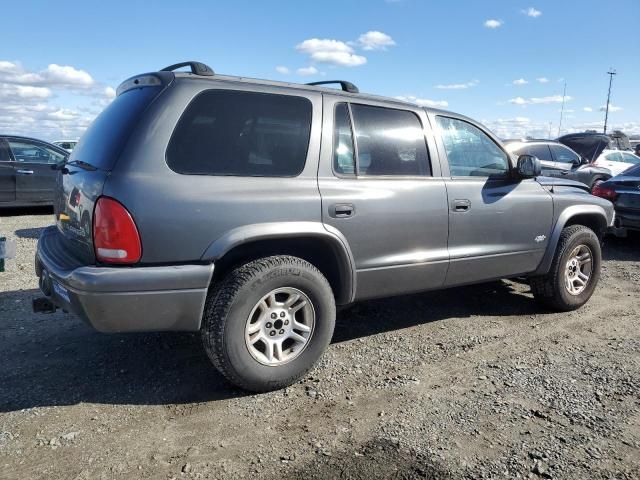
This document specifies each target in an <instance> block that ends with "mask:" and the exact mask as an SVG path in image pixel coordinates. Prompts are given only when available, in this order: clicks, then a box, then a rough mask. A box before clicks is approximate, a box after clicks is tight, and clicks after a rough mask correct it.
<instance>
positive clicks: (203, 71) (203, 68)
mask: <svg viewBox="0 0 640 480" xmlns="http://www.w3.org/2000/svg"><path fill="white" fill-rule="evenodd" d="M182 67H190V68H191V73H193V74H194V75H202V76H203V77H211V76H213V75H214V73H213V69H212V68H211V67H210V66H209V65H206V64H204V63H201V62H193V61H191V62H182V63H176V64H175V65H169V66H168V67H165V68H163V69H162V70H160V71H161V72H173V71H174V70H177V69H178V68H182Z"/></svg>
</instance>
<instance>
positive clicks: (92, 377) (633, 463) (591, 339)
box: [0, 210, 640, 480]
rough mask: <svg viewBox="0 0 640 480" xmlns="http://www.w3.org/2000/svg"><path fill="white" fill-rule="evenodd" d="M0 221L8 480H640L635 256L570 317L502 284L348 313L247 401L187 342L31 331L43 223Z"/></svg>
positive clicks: (611, 243) (635, 244) (624, 256)
mask: <svg viewBox="0 0 640 480" xmlns="http://www.w3.org/2000/svg"><path fill="white" fill-rule="evenodd" d="M4 215H5V216H2V217H0V234H1V235H5V234H6V235H8V236H9V237H10V238H14V239H16V240H17V242H18V250H17V252H18V255H17V258H16V259H15V260H12V261H10V262H9V264H8V271H7V272H6V273H0V478H2V479H13V478H15V479H25V478H46V479H62V478H65V479H66V478H75V479H96V478H98V479H102V478H105V479H107V478H109V479H111V478H127V479H131V478H154V479H155V478H160V479H162V478H167V479H169V478H180V479H182V478H185V479H186V478H255V477H260V478H267V479H269V478H278V479H280V478H283V477H286V478H292V479H298V478H299V479H326V478H356V479H367V480H370V479H374V478H398V479H409V478H580V479H582V478H616V479H632V478H640V408H639V407H640V328H639V327H640V317H639V315H638V314H639V312H640V304H639V303H638V295H639V294H640V269H639V268H638V267H639V265H640V242H639V241H638V237H632V238H628V239H608V241H607V245H606V247H605V251H604V252H605V253H604V255H605V263H604V268H603V275H602V280H601V282H600V286H599V288H598V289H597V291H596V293H595V294H594V297H593V298H592V299H591V301H590V302H589V303H588V304H587V305H586V306H585V307H584V308H582V309H581V310H579V311H577V312H572V313H568V314H555V313H549V312H546V311H544V310H543V309H541V308H539V307H538V306H537V305H536V304H535V303H534V302H533V300H532V297H531V294H530V293H529V288H528V286H527V285H526V284H523V283H519V282H512V281H502V282H494V283H490V284H483V285H478V286H473V287H465V288H457V289H451V290H447V291H444V292H433V293H425V294H420V295H412V296H406V297H398V298H393V299H385V300H378V301H371V302H366V303H361V304H358V305H355V306H353V307H351V308H349V309H346V310H343V311H341V312H340V313H339V316H338V324H337V328H336V332H335V336H334V341H333V344H332V345H331V347H330V349H329V351H328V352H327V354H326V355H325V356H324V358H323V360H322V362H321V364H320V365H319V366H318V367H317V368H316V369H315V370H314V371H313V372H312V373H311V374H310V375H309V376H308V377H307V378H305V379H304V380H303V381H302V382H300V383H298V384H296V385H294V386H292V387H290V388H287V389H285V390H283V391H279V392H273V393H269V394H262V395H248V394H246V393H244V392H242V391H239V390H237V389H234V388H232V387H230V386H229V385H228V384H227V383H225V381H224V380H223V379H222V377H221V376H220V375H219V374H218V373H217V372H216V371H215V370H214V369H213V368H212V367H211V366H210V365H209V363H208V360H207V358H206V356H205V355H204V353H203V351H202V349H201V346H200V340H199V337H198V336H197V335H191V334H144V335H143V334H130V335H103V334H99V333H97V332H94V331H93V330H91V329H90V328H89V327H87V326H85V325H83V324H82V323H80V321H79V320H77V319H75V318H73V317H71V316H69V315H66V314H64V313H61V312H58V313H56V314H53V315H34V314H32V313H31V311H30V302H31V299H32V298H33V297H34V296H36V295H37V294H38V293H37V282H36V278H35V276H34V273H33V255H34V250H35V246H36V239H37V236H38V234H39V231H40V229H41V228H42V227H43V226H45V225H47V224H49V223H51V222H52V215H51V212H49V211H47V210H44V211H41V210H36V211H34V210H27V211H12V212H10V213H9V214H6V213H5V214H4Z"/></svg>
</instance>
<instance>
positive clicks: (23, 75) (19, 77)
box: [0, 61, 95, 89]
mask: <svg viewBox="0 0 640 480" xmlns="http://www.w3.org/2000/svg"><path fill="white" fill-rule="evenodd" d="M0 82H3V83H13V84H20V85H25V84H27V85H31V86H43V87H49V88H51V87H59V88H66V89H87V88H91V87H93V86H94V84H95V80H94V79H93V78H92V77H91V75H89V74H88V73H87V72H85V71H84V70H80V69H77V68H74V67H71V66H69V65H58V64H55V63H52V64H50V65H49V66H48V67H47V68H46V69H44V70H41V71H39V72H30V71H28V70H26V69H25V68H24V67H22V65H20V64H19V63H17V62H8V61H0Z"/></svg>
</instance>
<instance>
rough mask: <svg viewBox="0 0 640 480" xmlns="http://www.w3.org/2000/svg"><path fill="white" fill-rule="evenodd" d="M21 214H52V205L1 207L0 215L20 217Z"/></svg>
mask: <svg viewBox="0 0 640 480" xmlns="http://www.w3.org/2000/svg"><path fill="white" fill-rule="evenodd" d="M22 215H53V207H2V208H0V217H21V216H22Z"/></svg>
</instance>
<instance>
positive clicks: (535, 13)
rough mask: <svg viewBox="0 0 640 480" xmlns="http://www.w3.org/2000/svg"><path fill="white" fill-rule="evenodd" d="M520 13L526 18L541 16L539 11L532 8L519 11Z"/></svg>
mask: <svg viewBox="0 0 640 480" xmlns="http://www.w3.org/2000/svg"><path fill="white" fill-rule="evenodd" d="M521 12H522V13H524V14H525V15H527V16H528V17H533V18H536V17H539V16H540V15H542V12H541V11H540V10H536V9H535V8H533V7H529V8H527V9H526V10H521Z"/></svg>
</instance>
